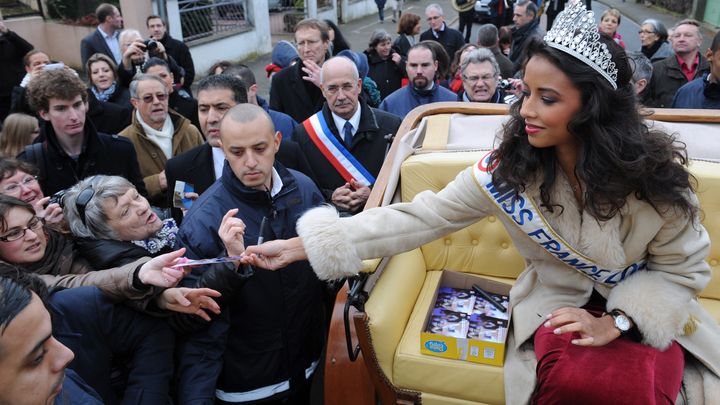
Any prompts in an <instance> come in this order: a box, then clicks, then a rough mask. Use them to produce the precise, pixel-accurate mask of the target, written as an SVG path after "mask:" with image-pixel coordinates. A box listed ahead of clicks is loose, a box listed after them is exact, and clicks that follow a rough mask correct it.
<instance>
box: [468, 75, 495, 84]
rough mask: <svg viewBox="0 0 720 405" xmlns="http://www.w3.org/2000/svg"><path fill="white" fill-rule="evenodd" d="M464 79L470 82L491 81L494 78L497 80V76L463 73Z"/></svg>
mask: <svg viewBox="0 0 720 405" xmlns="http://www.w3.org/2000/svg"><path fill="white" fill-rule="evenodd" d="M462 78H463V80H465V81H467V82H469V83H477V82H478V81H480V80H482V81H483V82H485V83H487V82H491V81H494V80H497V78H496V77H495V76H492V75H485V76H465V75H462Z"/></svg>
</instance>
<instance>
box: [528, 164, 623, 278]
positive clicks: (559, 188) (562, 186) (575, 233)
mask: <svg viewBox="0 0 720 405" xmlns="http://www.w3.org/2000/svg"><path fill="white" fill-rule="evenodd" d="M541 178H542V177H541V176H539V177H537V179H541ZM527 194H528V195H529V196H530V197H531V198H532V199H533V200H534V201H535V205H536V206H537V207H538V208H539V210H540V213H541V214H542V215H543V217H545V219H546V220H547V223H548V225H550V227H552V228H553V229H554V230H555V231H556V232H557V233H558V234H560V236H562V238H563V239H564V240H565V241H566V242H567V243H568V244H569V245H570V246H572V247H573V248H575V249H576V250H577V251H579V252H580V253H582V254H584V255H585V256H587V257H589V258H591V259H593V261H595V262H596V263H599V264H600V265H602V266H603V267H606V268H611V269H612V268H620V267H624V266H626V265H627V257H626V255H625V249H624V248H623V245H622V239H621V237H620V225H621V217H622V215H623V214H625V213H626V212H625V211H624V210H621V211H620V212H619V213H618V214H617V215H615V216H614V217H613V218H611V219H610V220H608V221H600V220H598V219H596V218H595V217H593V216H592V215H591V214H590V213H589V212H588V211H587V210H585V209H582V207H580V206H579V205H578V202H577V201H576V200H575V195H574V193H573V190H572V188H571V187H570V182H569V181H568V179H567V177H566V176H565V173H564V172H563V171H562V170H558V173H557V175H556V176H555V183H554V184H553V186H552V190H550V201H552V203H553V204H556V205H561V206H562V208H560V207H557V206H555V207H553V212H550V211H549V210H548V209H547V208H546V207H544V206H542V201H541V200H540V191H539V182H538V181H536V182H534V184H532V185H529V186H528V188H527ZM628 198H632V197H628ZM626 207H627V205H626Z"/></svg>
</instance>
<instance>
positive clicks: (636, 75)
mask: <svg viewBox="0 0 720 405" xmlns="http://www.w3.org/2000/svg"><path fill="white" fill-rule="evenodd" d="M628 59H630V66H631V67H632V70H633V75H632V82H633V83H637V82H638V81H640V80H641V79H645V80H647V81H648V82H650V78H651V77H652V72H653V65H652V62H650V59H648V58H647V56H645V55H644V54H643V53H642V52H628Z"/></svg>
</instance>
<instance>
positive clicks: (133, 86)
mask: <svg viewBox="0 0 720 405" xmlns="http://www.w3.org/2000/svg"><path fill="white" fill-rule="evenodd" d="M147 80H155V81H156V82H158V83H160V84H161V85H162V88H163V90H164V91H165V94H167V87H165V82H164V81H163V79H161V78H160V76H158V75H151V74H149V73H139V74H136V75H135V77H134V78H133V81H132V82H130V98H138V92H137V88H138V85H139V84H140V82H144V81H147Z"/></svg>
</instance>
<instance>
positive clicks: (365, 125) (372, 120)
mask: <svg viewBox="0 0 720 405" xmlns="http://www.w3.org/2000/svg"><path fill="white" fill-rule="evenodd" d="M358 107H359V108H360V124H359V125H358V129H357V131H355V136H356V137H357V136H362V137H365V138H367V140H368V141H372V140H373V139H375V137H376V136H379V133H380V125H378V122H377V118H376V117H375V113H374V112H373V110H372V108H370V106H369V105H367V103H366V102H365V101H364V100H363V99H362V97H359V98H358ZM322 114H323V116H324V117H325V122H326V123H327V125H328V128H329V129H330V131H332V133H333V135H335V136H336V137H337V138H338V139H340V140H342V137H340V131H338V129H337V128H336V127H335V120H334V119H333V117H332V112H331V111H330V108H329V107H328V104H327V102H326V103H324V104H323V107H322ZM354 144H355V141H353V145H354Z"/></svg>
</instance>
